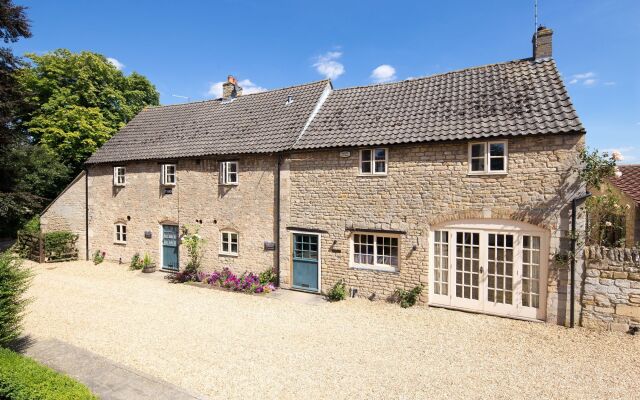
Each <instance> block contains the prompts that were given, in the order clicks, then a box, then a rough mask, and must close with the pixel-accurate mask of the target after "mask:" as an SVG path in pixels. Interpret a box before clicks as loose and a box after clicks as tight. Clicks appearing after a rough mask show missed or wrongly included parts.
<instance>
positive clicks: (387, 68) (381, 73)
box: [371, 64, 396, 83]
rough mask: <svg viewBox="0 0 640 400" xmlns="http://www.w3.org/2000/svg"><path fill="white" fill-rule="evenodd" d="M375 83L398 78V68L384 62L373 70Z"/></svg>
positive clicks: (372, 75)
mask: <svg viewBox="0 0 640 400" xmlns="http://www.w3.org/2000/svg"><path fill="white" fill-rule="evenodd" d="M371 79H373V81H374V82H375V83H384V82H391V81H393V80H395V79H396V69H395V68H393V67H392V66H391V65H389V64H382V65H380V66H378V67H376V69H374V70H373V72H371Z"/></svg>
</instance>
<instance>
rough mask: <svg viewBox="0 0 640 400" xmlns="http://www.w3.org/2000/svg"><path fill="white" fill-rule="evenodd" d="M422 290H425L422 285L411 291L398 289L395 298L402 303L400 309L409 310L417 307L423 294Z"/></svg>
mask: <svg viewBox="0 0 640 400" xmlns="http://www.w3.org/2000/svg"><path fill="white" fill-rule="evenodd" d="M422 289H424V287H423V286H422V285H418V286H416V287H414V288H413V289H411V290H404V289H396V292H395V296H396V299H397V301H398V302H399V303H400V307H402V308H409V307H412V306H413V305H415V304H416V301H418V298H419V297H420V293H422Z"/></svg>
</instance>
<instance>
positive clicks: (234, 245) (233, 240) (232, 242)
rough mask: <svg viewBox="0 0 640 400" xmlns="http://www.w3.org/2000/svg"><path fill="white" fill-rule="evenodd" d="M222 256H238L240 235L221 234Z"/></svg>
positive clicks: (233, 233) (234, 233) (232, 233)
mask: <svg viewBox="0 0 640 400" xmlns="http://www.w3.org/2000/svg"><path fill="white" fill-rule="evenodd" d="M220 236H221V237H220V254H226V255H231V256H237V255H238V234H237V233H236V232H221V233H220Z"/></svg>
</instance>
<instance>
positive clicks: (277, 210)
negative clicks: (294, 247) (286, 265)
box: [274, 154, 282, 287]
mask: <svg viewBox="0 0 640 400" xmlns="http://www.w3.org/2000/svg"><path fill="white" fill-rule="evenodd" d="M281 167H282V155H280V154H278V161H277V162H276V176H275V179H274V185H275V188H274V192H275V205H274V208H275V210H274V211H275V221H274V222H275V224H274V225H275V227H274V230H275V233H276V237H275V242H276V259H275V261H276V262H275V270H276V286H277V287H279V286H280V169H281Z"/></svg>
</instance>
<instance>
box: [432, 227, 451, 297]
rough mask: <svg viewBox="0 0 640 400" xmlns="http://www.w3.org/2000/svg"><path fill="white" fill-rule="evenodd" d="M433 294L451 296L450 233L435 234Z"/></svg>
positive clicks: (440, 232) (438, 232)
mask: <svg viewBox="0 0 640 400" xmlns="http://www.w3.org/2000/svg"><path fill="white" fill-rule="evenodd" d="M433 243H434V251H433V263H434V265H433V293H434V294H439V295H443V296H448V295H449V232H447V231H435V232H434V241H433Z"/></svg>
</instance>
